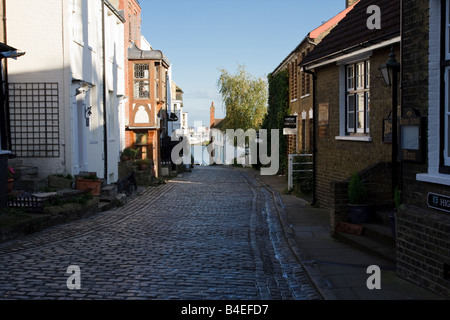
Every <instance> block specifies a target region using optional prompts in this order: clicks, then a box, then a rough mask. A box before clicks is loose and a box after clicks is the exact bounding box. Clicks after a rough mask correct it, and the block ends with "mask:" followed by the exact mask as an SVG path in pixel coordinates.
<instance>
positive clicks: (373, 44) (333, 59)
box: [302, 32, 401, 70]
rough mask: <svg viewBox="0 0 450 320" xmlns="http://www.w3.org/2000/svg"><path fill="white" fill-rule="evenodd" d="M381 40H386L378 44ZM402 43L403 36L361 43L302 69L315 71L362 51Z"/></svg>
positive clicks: (309, 63) (316, 60)
mask: <svg viewBox="0 0 450 320" xmlns="http://www.w3.org/2000/svg"><path fill="white" fill-rule="evenodd" d="M395 35H397V32H396V33H395ZM385 39H387V40H385ZM379 40H384V41H382V42H378V41H379ZM400 42H401V35H397V36H389V35H388V36H384V37H382V38H378V39H375V40H371V41H369V42H365V43H360V44H357V45H354V46H352V47H349V48H346V49H342V50H340V51H338V52H333V53H331V54H329V55H328V56H325V57H320V58H317V59H315V60H312V61H310V62H306V63H305V64H302V67H303V69H304V70H306V69H309V70H311V69H314V68H317V67H321V66H324V65H327V64H330V63H333V62H337V61H339V60H342V59H345V57H346V56H352V55H358V54H360V53H362V52H361V51H367V50H375V49H378V48H382V47H386V46H389V45H392V44H394V43H400ZM358 49H359V50H358Z"/></svg>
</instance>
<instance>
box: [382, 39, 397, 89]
mask: <svg viewBox="0 0 450 320" xmlns="http://www.w3.org/2000/svg"><path fill="white" fill-rule="evenodd" d="M378 69H379V70H380V71H381V74H382V75H383V79H384V83H385V84H386V86H388V87H390V86H391V85H392V84H394V85H396V82H397V72H398V71H399V70H400V63H398V62H397V60H395V52H394V47H393V46H392V47H391V52H390V53H389V59H388V61H386V63H385V64H382V65H381V66H380V67H379V68H378ZM391 78H392V82H391Z"/></svg>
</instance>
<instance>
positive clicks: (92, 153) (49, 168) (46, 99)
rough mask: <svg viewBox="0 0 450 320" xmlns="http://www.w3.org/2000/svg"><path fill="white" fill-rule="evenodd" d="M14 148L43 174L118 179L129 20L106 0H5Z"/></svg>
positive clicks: (111, 181)
mask: <svg viewBox="0 0 450 320" xmlns="http://www.w3.org/2000/svg"><path fill="white" fill-rule="evenodd" d="M6 12H7V36H8V40H9V41H10V42H11V43H12V42H13V43H15V44H16V46H18V47H20V48H22V47H23V49H22V50H23V51H26V52H27V55H25V56H24V57H23V58H24V59H21V61H20V63H18V61H14V60H12V61H8V71H9V95H10V104H9V109H10V122H11V139H12V152H13V154H16V156H17V157H18V158H21V159H23V161H24V163H25V164H26V165H31V166H36V167H38V168H39V172H40V174H42V175H43V176H45V175H48V174H53V173H66V174H67V173H70V174H72V175H75V174H78V173H80V172H81V171H88V172H96V173H97V175H98V176H99V177H100V178H104V179H105V180H106V183H113V182H116V181H117V179H118V162H119V151H120V147H121V146H120V129H121V126H119V118H120V117H119V114H120V112H121V111H122V110H121V109H123V108H124V105H123V104H124V103H123V98H124V68H123V67H124V28H123V23H124V21H125V20H124V18H123V17H122V16H121V14H120V13H119V12H118V11H117V10H116V9H115V8H114V6H113V5H112V4H111V3H110V2H108V1H106V0H60V1H54V0H40V1H34V0H6Z"/></svg>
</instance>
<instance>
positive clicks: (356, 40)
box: [301, 0, 400, 226]
mask: <svg viewBox="0 0 450 320" xmlns="http://www.w3.org/2000/svg"><path fill="white" fill-rule="evenodd" d="M370 5H377V6H379V7H380V9H381V12H382V13H383V16H382V18H383V20H382V28H381V29H369V28H368V26H367V19H368V18H369V17H370V15H368V14H367V8H368V7H369V6H370ZM391 48H394V49H395V53H396V55H397V57H400V54H399V48H400V2H399V1H392V0H378V1H375V0H360V1H359V2H357V3H356V4H355V6H354V7H353V9H352V10H351V11H350V12H349V13H348V14H347V15H346V17H345V18H343V19H342V20H341V21H340V22H339V24H338V25H337V26H336V27H334V28H333V30H331V32H330V33H329V34H328V35H327V36H326V37H325V38H324V39H323V40H322V41H321V42H320V43H319V44H318V45H317V46H316V47H315V48H314V50H312V51H311V53H310V54H309V55H307V56H306V58H305V59H304V60H303V62H302V63H301V66H302V68H303V70H304V71H309V72H313V74H314V76H315V85H314V98H315V104H314V121H315V125H316V129H315V132H314V135H315V140H316V154H315V166H316V170H315V173H314V174H315V186H314V188H315V199H316V201H317V204H318V205H320V206H321V207H323V208H329V209H331V212H332V215H331V224H332V226H334V224H335V222H336V221H339V220H344V221H346V220H347V219H348V215H347V214H348V212H347V210H348V196H347V186H348V180H349V178H350V176H351V174H352V173H353V172H359V173H360V175H362V176H364V179H365V182H366V183H367V184H368V188H369V190H368V191H369V197H370V201H371V202H372V203H376V204H377V205H392V202H393V201H392V199H393V198H392V190H393V188H392V184H393V180H397V179H398V176H395V177H394V178H392V175H391V173H392V166H391V160H392V150H393V145H392V143H391V141H388V140H389V139H387V138H386V133H387V131H386V127H385V126H384V124H385V122H386V121H385V120H389V119H390V118H391V117H392V114H393V112H397V111H396V110H397V108H394V111H393V110H392V106H391V101H392V99H391V89H390V88H389V87H387V86H386V85H385V83H384V81H383V77H382V74H381V73H380V71H379V70H378V67H379V66H380V65H382V64H384V63H385V62H386V60H387V59H388V56H389V53H390V50H391ZM395 85H396V86H398V84H395Z"/></svg>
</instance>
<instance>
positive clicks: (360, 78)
mask: <svg viewBox="0 0 450 320" xmlns="http://www.w3.org/2000/svg"><path fill="white" fill-rule="evenodd" d="M364 77H365V74H364V62H361V63H358V64H357V65H356V88H364Z"/></svg>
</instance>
